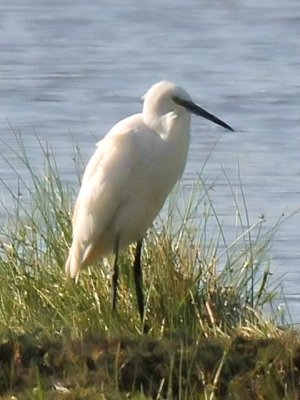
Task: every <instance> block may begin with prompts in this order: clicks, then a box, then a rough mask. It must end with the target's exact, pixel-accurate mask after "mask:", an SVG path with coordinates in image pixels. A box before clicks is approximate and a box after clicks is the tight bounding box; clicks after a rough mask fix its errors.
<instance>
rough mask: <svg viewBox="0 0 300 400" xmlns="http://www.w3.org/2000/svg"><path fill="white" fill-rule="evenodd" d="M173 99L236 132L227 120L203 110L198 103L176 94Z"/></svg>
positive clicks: (193, 111) (191, 110) (201, 115)
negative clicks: (224, 120)
mask: <svg viewBox="0 0 300 400" xmlns="http://www.w3.org/2000/svg"><path fill="white" fill-rule="evenodd" d="M173 100H174V102H175V103H176V104H179V105H180V106H182V107H184V108H186V109H187V110H189V111H190V112H191V113H193V114H196V115H199V116H200V117H203V118H206V119H208V120H209V121H212V122H214V123H215V124H217V125H220V126H222V127H223V128H225V129H228V130H229V131H232V132H234V129H233V128H231V126H229V125H227V124H226V123H225V122H223V121H221V120H220V119H219V118H217V117H215V116H214V115H213V114H211V113H209V112H208V111H205V110H203V108H201V107H199V106H197V104H195V103H193V102H192V101H189V100H185V99H181V98H180V97H177V96H174V97H173Z"/></svg>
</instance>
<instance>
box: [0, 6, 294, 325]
mask: <svg viewBox="0 0 300 400" xmlns="http://www.w3.org/2000/svg"><path fill="white" fill-rule="evenodd" d="M0 27H1V35H0V50H1V59H0V87H1V92H0V93H1V94H0V138H1V141H0V152H1V154H4V155H5V157H6V158H8V160H9V161H10V162H12V163H14V164H15V165H16V168H17V169H18V170H20V171H21V167H20V166H19V165H18V163H17V161H16V157H15V156H14V154H13V152H11V151H9V150H7V147H6V144H8V145H11V146H13V147H14V146H15V138H14V135H13V132H12V129H11V127H10V126H9V124H10V125H11V126H12V127H13V129H14V130H16V131H18V132H20V133H21V135H22V138H23V141H24V143H25V145H26V147H27V148H28V149H30V150H29V154H30V159H31V163H32V164H33V165H34V166H35V167H36V168H41V166H42V164H43V160H42V157H41V154H40V152H39V151H38V148H39V145H38V143H37V137H36V135H37V136H38V138H40V139H41V140H42V141H45V140H47V142H48V143H49V144H50V146H51V147H52V149H53V151H54V152H55V153H56V159H57V162H58V164H59V168H60V170H61V171H62V173H63V176H64V179H65V180H66V181H67V182H70V183H72V184H74V185H76V184H77V178H76V176H75V173H74V167H73V161H72V155H73V150H72V146H73V143H74V140H75V141H77V142H78V143H79V145H80V148H81V150H82V153H83V157H84V158H85V159H86V160H87V159H88V157H89V156H90V155H91V154H92V152H93V149H94V148H93V146H94V143H95V141H96V138H97V139H100V138H101V137H102V136H103V135H104V134H105V133H106V132H107V130H108V129H109V128H110V127H111V126H112V125H113V124H114V123H115V122H116V121H117V120H119V119H120V118H122V117H125V116H127V115H129V114H132V113H135V112H138V111H139V110H140V109H141V103H140V99H139V97H140V95H142V94H143V93H144V92H145V91H146V90H147V88H148V87H149V86H150V85H151V84H152V83H154V82H156V81H158V80H160V79H168V80H173V81H175V82H177V83H178V84H180V85H182V86H183V87H184V88H185V89H186V90H187V91H188V92H189V93H191V94H192V95H193V97H194V99H195V100H196V101H197V102H198V103H199V104H200V105H201V106H203V107H204V108H206V109H207V110H209V111H211V112H213V113H215V114H216V115H217V116H219V117H220V118H222V119H224V120H225V121H226V122H228V123H229V124H230V125H232V126H233V127H235V129H236V131H237V133H236V134H231V133H228V132H226V131H222V130H221V128H217V127H216V126H212V124H209V123H207V122H204V121H201V120H200V119H196V118H195V119H194V120H193V139H192V143H191V149H190V157H189V162H188V165H187V168H186V172H185V175H184V182H186V183H191V182H193V181H194V180H195V179H196V176H197V173H198V172H199V171H200V170H201V167H202V164H203V162H204V160H205V159H206V157H207V156H208V154H209V153H210V151H211V149H212V147H213V146H214V145H215V144H216V142H217V144H216V148H215V150H214V151H213V154H212V156H211V157H210V159H209V162H208V163H207V165H206V167H205V172H204V176H205V179H208V180H214V179H215V178H216V182H215V185H214V192H213V199H214V202H215V205H216V208H217V211H218V213H219V214H220V217H221V218H222V220H223V221H224V224H225V229H226V230H227V231H229V232H230V231H231V229H233V227H234V210H235V208H234V204H233V200H232V196H231V194H230V190H229V188H228V184H227V182H226V178H225V176H224V173H223V172H222V169H224V170H225V171H226V173H227V175H228V176H229V178H230V180H231V182H232V184H233V186H234V187H235V186H238V170H239V171H240V175H241V181H242V184H243V189H244V192H245V197H246V200H247V207H248V211H249V215H250V220H251V223H255V221H256V220H257V219H258V218H259V216H260V215H262V214H264V215H265V217H266V221H267V222H266V225H267V226H272V225H273V224H274V223H275V221H276V220H277V219H278V218H279V216H280V215H281V214H282V213H283V212H284V213H285V215H288V214H290V213H292V212H294V211H296V210H297V209H298V208H299V195H300V185H299V175H300V163H299V149H300V134H299V133H300V128H299V126H300V114H299V107H300V74H299V70H300V41H299V37H300V4H299V1H298V0H286V1H284V2H282V1H281V0H259V1H258V0H248V1H247V0H244V1H234V0H227V1H226V0H224V1H217V0H207V1H204V0H202V1H200V0H187V1H185V2H182V1H177V0H175V1H171V0H169V1H168V0H166V1H164V2H161V1H160V0H152V1H151V2H139V1H129V0H127V1H126V0H122V1H120V0H119V1H113V2H109V1H102V2H101V3H100V2H85V1H84V0H75V1H73V0H72V1H70V0H64V1H61V0H52V1H51V2H48V1H36V0H15V1H14V2H10V1H7V0H2V2H1V4H0ZM8 122H9V123H8ZM0 167H1V179H2V180H4V181H5V182H6V183H7V184H8V185H10V186H11V187H13V188H14V187H16V178H15V175H14V174H13V173H12V172H11V170H10V169H9V168H8V165H7V163H6V162H4V161H3V160H0ZM1 197H2V198H3V199H4V201H6V199H7V190H6V189H5V187H3V188H2V189H1ZM7 201H8V200H7ZM1 215H2V217H3V216H4V212H3V211H2V212H1ZM299 225H300V215H299V213H298V214H296V215H294V216H293V217H292V218H291V219H290V220H288V221H287V222H286V223H285V224H283V225H282V226H281V227H280V229H279V232H278V233H277V235H276V237H275V239H274V243H273V246H272V250H271V255H272V258H273V260H272V271H273V272H274V279H275V281H276V280H277V281H280V280H281V279H282V281H283V283H284V290H285V294H286V298H287V300H288V303H289V307H290V311H291V313H292V317H293V321H294V322H300V303H299V302H300V296H299V290H298V288H299V284H300V271H299V261H300V250H299V245H298V243H299V238H300V234H299V229H298V226H299ZM282 277H283V278H282Z"/></svg>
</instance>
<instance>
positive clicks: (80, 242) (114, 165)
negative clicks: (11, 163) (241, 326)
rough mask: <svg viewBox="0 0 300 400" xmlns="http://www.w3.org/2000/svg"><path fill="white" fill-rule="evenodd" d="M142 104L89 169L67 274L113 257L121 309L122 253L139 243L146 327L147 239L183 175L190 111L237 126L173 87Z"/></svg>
mask: <svg viewBox="0 0 300 400" xmlns="http://www.w3.org/2000/svg"><path fill="white" fill-rule="evenodd" d="M142 99H143V110H142V112H141V113H138V114H134V115H131V116H129V117H127V118H125V119H123V120H121V121H120V122H118V123H117V124H116V125H115V126H113V127H112V129H111V130H110V131H109V132H108V133H107V134H106V136H104V138H103V139H102V140H101V141H100V142H98V143H97V148H96V151H95V153H94V154H93V156H92V157H91V159H90V161H89V162H88V164H87V166H86V169H85V172H84V174H83V178H82V182H81V188H80V190H79V194H78V197H77V200H76V202H75V207H74V212H73V218H72V232H73V233H72V244H71V247H70V249H69V255H68V258H67V261H66V264H65V272H66V274H67V276H69V277H71V278H73V279H75V280H77V279H78V275H79V272H80V270H81V269H83V268H86V267H88V266H90V265H92V264H94V263H95V262H96V261H97V260H98V259H100V258H103V257H106V256H108V255H109V254H112V253H113V254H114V263H113V267H112V273H111V286H112V300H111V304H112V311H113V312H115V310H116V303H117V289H118V279H119V265H118V259H119V255H120V251H122V250H123V249H125V248H126V247H127V246H128V245H130V244H132V243H136V248H135V255H134V262H133V271H134V282H135V290H136V300H137V307H138V312H139V316H140V319H141V322H142V323H144V294H143V274H142V264H141V256H142V243H143V238H144V236H145V233H146V231H147V230H148V228H149V227H150V226H151V225H152V223H153V221H154V219H155V217H156V216H157V215H158V213H159V211H160V210H161V208H162V207H163V205H164V203H165V200H166V198H167V196H168V194H169V193H170V192H171V190H172V188H173V186H174V185H175V183H176V182H177V181H178V180H179V179H180V178H181V176H182V174H183V171H184V168H185V165H186V161H187V155H188V149H189V142H190V127H191V114H195V115H198V116H200V117H203V118H205V119H207V120H209V121H211V122H214V123H215V124H217V125H219V126H221V127H223V128H225V129H227V130H229V131H233V128H232V127H231V126H229V125H228V124H226V123H225V122H223V121H222V120H220V119H219V118H217V117H216V116H214V115H213V114H211V113H209V112H207V111H205V110H204V109H203V108H201V107H199V106H198V105H197V104H196V103H195V102H194V101H193V100H192V98H191V96H190V95H189V94H188V93H187V92H186V91H185V90H184V89H182V88H181V87H180V86H177V85H176V84H174V83H173V82H169V81H160V82H158V83H156V84H154V85H153V86H151V87H150V88H149V89H148V91H147V92H146V94H145V95H144V96H143V98H142Z"/></svg>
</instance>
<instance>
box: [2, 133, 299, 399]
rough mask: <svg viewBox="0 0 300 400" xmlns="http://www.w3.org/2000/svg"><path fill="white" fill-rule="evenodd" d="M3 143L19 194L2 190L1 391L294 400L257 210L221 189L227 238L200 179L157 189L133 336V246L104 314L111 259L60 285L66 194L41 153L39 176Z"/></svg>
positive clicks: (292, 357)
mask: <svg viewBox="0 0 300 400" xmlns="http://www.w3.org/2000/svg"><path fill="white" fill-rule="evenodd" d="M17 139H18V144H19V148H18V150H17V151H15V155H16V156H17V157H18V160H19V162H21V164H22V168H23V169H24V170H26V171H27V172H28V173H29V175H28V176H29V177H30V181H29V182H28V179H24V178H23V177H22V176H21V175H20V174H19V173H18V172H17V170H16V168H15V166H13V165H11V168H12V169H13V171H14V172H15V173H16V176H17V177H18V180H19V186H20V187H22V192H24V191H25V192H27V193H28V196H27V197H26V196H25V198H20V196H19V195H18V193H15V191H14V190H12V189H11V188H9V187H7V186H6V190H9V191H10V194H11V198H12V201H11V204H10V207H8V206H7V205H6V209H7V218H8V221H7V223H5V224H2V227H1V237H0V274H1V291H0V338H1V340H0V395H2V398H3V399H13V398H14V399H15V398H17V399H28V398H29V399H123V398H133V399H147V398H155V399H165V398H168V399H174V398H177V399H211V400H212V399H240V398H245V399H269V398H272V399H295V398H298V397H299V395H300V389H299V379H300V372H299V371H300V341H299V338H298V335H297V333H296V332H294V331H292V330H289V329H283V328H282V327H281V328H280V327H279V326H278V322H277V320H276V317H277V314H276V313H275V309H276V291H275V290H274V288H273V289H272V288H271V289H270V287H269V274H270V272H269V261H268V247H269V243H270V241H271V239H272V236H273V235H274V233H275V232H276V229H277V227H278V225H276V226H275V227H274V228H273V229H272V230H271V231H268V232H265V230H264V227H263V224H264V219H263V218H260V219H259V220H258V221H257V222H255V224H253V225H251V224H250V221H249V217H248V215H247V208H246V204H245V199H244V196H243V191H242V187H241V186H240V189H239V190H240V194H241V198H242V199H243V201H242V203H243V204H242V208H240V206H239V205H238V203H237V201H236V200H235V196H234V195H233V201H234V202H235V206H236V211H237V213H236V215H237V219H238V224H237V232H236V238H235V239H234V241H233V242H231V243H227V240H226V237H225V234H224V231H223V229H222V221H221V220H220V219H219V217H218V214H217V211H216V210H215V207H214V203H213V200H212V199H211V196H210V185H209V183H207V182H204V181H203V179H202V177H201V176H200V177H199V182H198V184H197V185H196V187H195V188H193V190H192V191H191V193H190V194H189V195H188V196H187V194H186V192H185V191H182V190H179V191H178V192H177V193H175V194H174V195H172V196H171V198H170V200H169V203H168V206H167V207H166V209H165V210H164V214H163V217H161V219H160V220H158V221H157V222H156V224H155V226H153V228H152V229H151V230H150V231H149V233H148V235H147V237H146V240H145V244H144V253H143V264H144V287H145V294H146V303H147V304H146V309H147V311H146V322H147V324H148V326H149V327H150V332H149V334H148V335H142V333H141V332H142V328H143V327H142V326H141V323H140V321H139V316H138V312H137V308H136V299H135V294H134V289H133V288H134V285H133V277H132V267H131V265H132V259H133V251H132V250H133V249H132V248H129V249H128V251H127V252H126V253H124V255H123V256H122V259H121V282H120V288H119V298H118V312H117V314H116V315H112V314H111V309H110V307H111V306H110V296H111V294H110V261H111V260H108V261H107V260H101V261H99V263H98V265H97V266H95V267H93V268H90V269H88V270H86V271H85V272H83V273H82V275H81V277H80V279H79V281H78V283H77V284H75V283H74V282H73V281H71V280H68V279H66V277H65V275H64V262H65V259H66V256H67V250H68V246H69V243H70V240H71V229H70V218H71V210H72V204H73V201H74V197H75V195H74V193H73V191H72V190H71V188H69V187H67V185H65V184H63V182H62V180H61V178H60V174H59V172H58V169H57V167H56V164H55V159H54V157H53V156H52V155H51V151H50V149H49V148H47V147H43V146H42V145H41V150H42V151H43V153H44V158H45V170H44V171H42V172H40V171H35V170H34V169H33V168H32V167H31V164H30V161H29V157H28V155H27V153H26V149H25V148H24V145H23V143H22V141H21V140H20V139H19V138H17ZM11 151H14V150H13V149H11ZM79 159H80V158H78V157H77V156H76V160H79ZM7 162H8V161H7ZM3 185H5V181H3ZM228 185H229V188H231V186H230V183H229V182H228ZM232 193H233V189H232ZM278 223H280V221H279V222H278ZM266 313H267V314H268V317H266Z"/></svg>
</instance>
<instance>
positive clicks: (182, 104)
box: [143, 81, 233, 131]
mask: <svg viewBox="0 0 300 400" xmlns="http://www.w3.org/2000/svg"><path fill="white" fill-rule="evenodd" d="M143 100H144V107H143V117H144V120H145V122H146V123H147V124H150V125H151V123H152V121H155V120H157V119H161V118H162V117H163V116H165V115H166V114H169V113H172V112H173V113H176V114H177V115H178V116H180V115H184V114H186V113H192V114H195V115H198V116H200V117H203V118H206V119H208V120H210V121H212V122H214V123H215V124H217V125H220V126H222V127H223V128H225V129H228V130H230V131H233V129H232V128H231V126H229V125H227V124H226V123H225V122H223V121H221V120H220V119H219V118H217V117H215V116H214V115H213V114H210V113H209V112H207V111H205V110H204V109H203V108H201V107H199V106H198V105H197V104H196V103H194V102H193V101H192V98H191V96H190V95H189V94H188V93H187V92H186V91H185V90H183V89H182V88H181V87H180V86H177V85H175V84H174V83H172V82H168V81H161V82H158V83H156V84H154V85H153V86H151V87H150V89H149V90H148V91H147V92H146V94H145V95H144V96H143Z"/></svg>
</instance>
